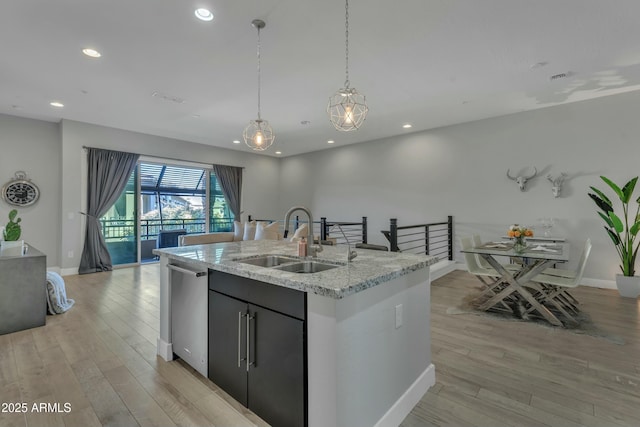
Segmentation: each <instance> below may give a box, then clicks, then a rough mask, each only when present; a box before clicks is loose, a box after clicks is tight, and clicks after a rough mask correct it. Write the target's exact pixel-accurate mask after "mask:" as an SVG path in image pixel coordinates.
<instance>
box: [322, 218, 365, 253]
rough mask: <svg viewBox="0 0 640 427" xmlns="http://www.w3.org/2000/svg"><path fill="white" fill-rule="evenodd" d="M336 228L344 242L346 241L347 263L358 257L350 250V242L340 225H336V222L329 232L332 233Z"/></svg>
mask: <svg viewBox="0 0 640 427" xmlns="http://www.w3.org/2000/svg"><path fill="white" fill-rule="evenodd" d="M336 227H338V229H339V230H340V232H341V233H342V236H343V237H344V240H346V241H347V246H348V249H347V262H351V261H352V260H353V259H354V258H355V257H357V256H358V252H356V251H352V250H351V242H349V239H347V235H346V234H345V232H344V230H343V229H342V227H341V226H340V224H338V223H337V222H336V223H335V224H333V225H332V226H331V229H330V230H329V231H333V230H334V229H335V228H336Z"/></svg>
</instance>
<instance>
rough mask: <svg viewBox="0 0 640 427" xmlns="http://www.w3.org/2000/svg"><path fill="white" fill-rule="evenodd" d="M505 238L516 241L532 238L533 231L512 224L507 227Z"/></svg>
mask: <svg viewBox="0 0 640 427" xmlns="http://www.w3.org/2000/svg"><path fill="white" fill-rule="evenodd" d="M507 236H509V237H514V238H516V239H518V238H522V237H533V230H532V229H530V228H529V227H523V226H520V225H518V224H513V225H510V226H509V231H507Z"/></svg>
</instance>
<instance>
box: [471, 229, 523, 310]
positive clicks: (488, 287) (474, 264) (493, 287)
mask: <svg viewBox="0 0 640 427" xmlns="http://www.w3.org/2000/svg"><path fill="white" fill-rule="evenodd" d="M460 247H461V248H462V250H465V249H471V248H473V243H472V240H471V238H470V237H461V238H460ZM475 255H476V254H472V253H468V252H464V259H465V262H466V263H467V270H468V271H469V273H471V274H473V275H474V276H476V277H477V278H478V280H480V282H482V284H483V285H484V286H485V290H484V291H483V294H485V293H488V294H490V295H496V294H497V293H498V292H499V291H500V290H501V288H503V287H504V285H503V284H502V279H501V276H500V274H498V272H497V271H496V270H495V269H494V268H482V267H480V265H479V264H478V261H477V259H476V256H475ZM501 305H502V306H503V307H504V308H506V309H507V310H508V311H510V312H512V309H511V307H510V306H509V305H507V304H506V303H505V302H504V301H502V302H501Z"/></svg>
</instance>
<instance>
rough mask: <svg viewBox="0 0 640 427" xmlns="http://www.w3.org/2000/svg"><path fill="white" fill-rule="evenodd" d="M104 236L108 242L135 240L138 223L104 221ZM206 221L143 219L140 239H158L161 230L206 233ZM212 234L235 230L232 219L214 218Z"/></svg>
mask: <svg viewBox="0 0 640 427" xmlns="http://www.w3.org/2000/svg"><path fill="white" fill-rule="evenodd" d="M100 223H101V224H102V235H103V236H104V238H105V240H106V241H107V242H109V241H119V240H133V239H134V238H135V236H136V221H135V220H133V219H131V220H123V219H103V220H101V221H100ZM205 224H206V222H205V220H204V219H203V218H195V219H164V220H159V219H143V220H140V238H141V239H142V240H153V239H155V238H156V237H158V233H159V232H160V230H178V229H185V230H187V234H198V233H204V232H205ZM209 230H210V231H211V232H215V231H231V230H233V219H232V218H214V219H213V220H212V221H211V224H210V226H209Z"/></svg>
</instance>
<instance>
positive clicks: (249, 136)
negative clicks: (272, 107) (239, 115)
mask: <svg viewBox="0 0 640 427" xmlns="http://www.w3.org/2000/svg"><path fill="white" fill-rule="evenodd" d="M242 137H243V138H244V142H245V144H247V145H248V146H249V147H251V148H252V149H253V150H256V151H264V150H266V149H267V148H269V147H271V145H272V144H273V141H274V140H275V139H276V135H275V133H273V129H271V125H269V122H268V121H266V120H261V119H258V120H251V121H250V122H249V125H248V126H247V127H246V128H245V129H244V132H243V133H242Z"/></svg>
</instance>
